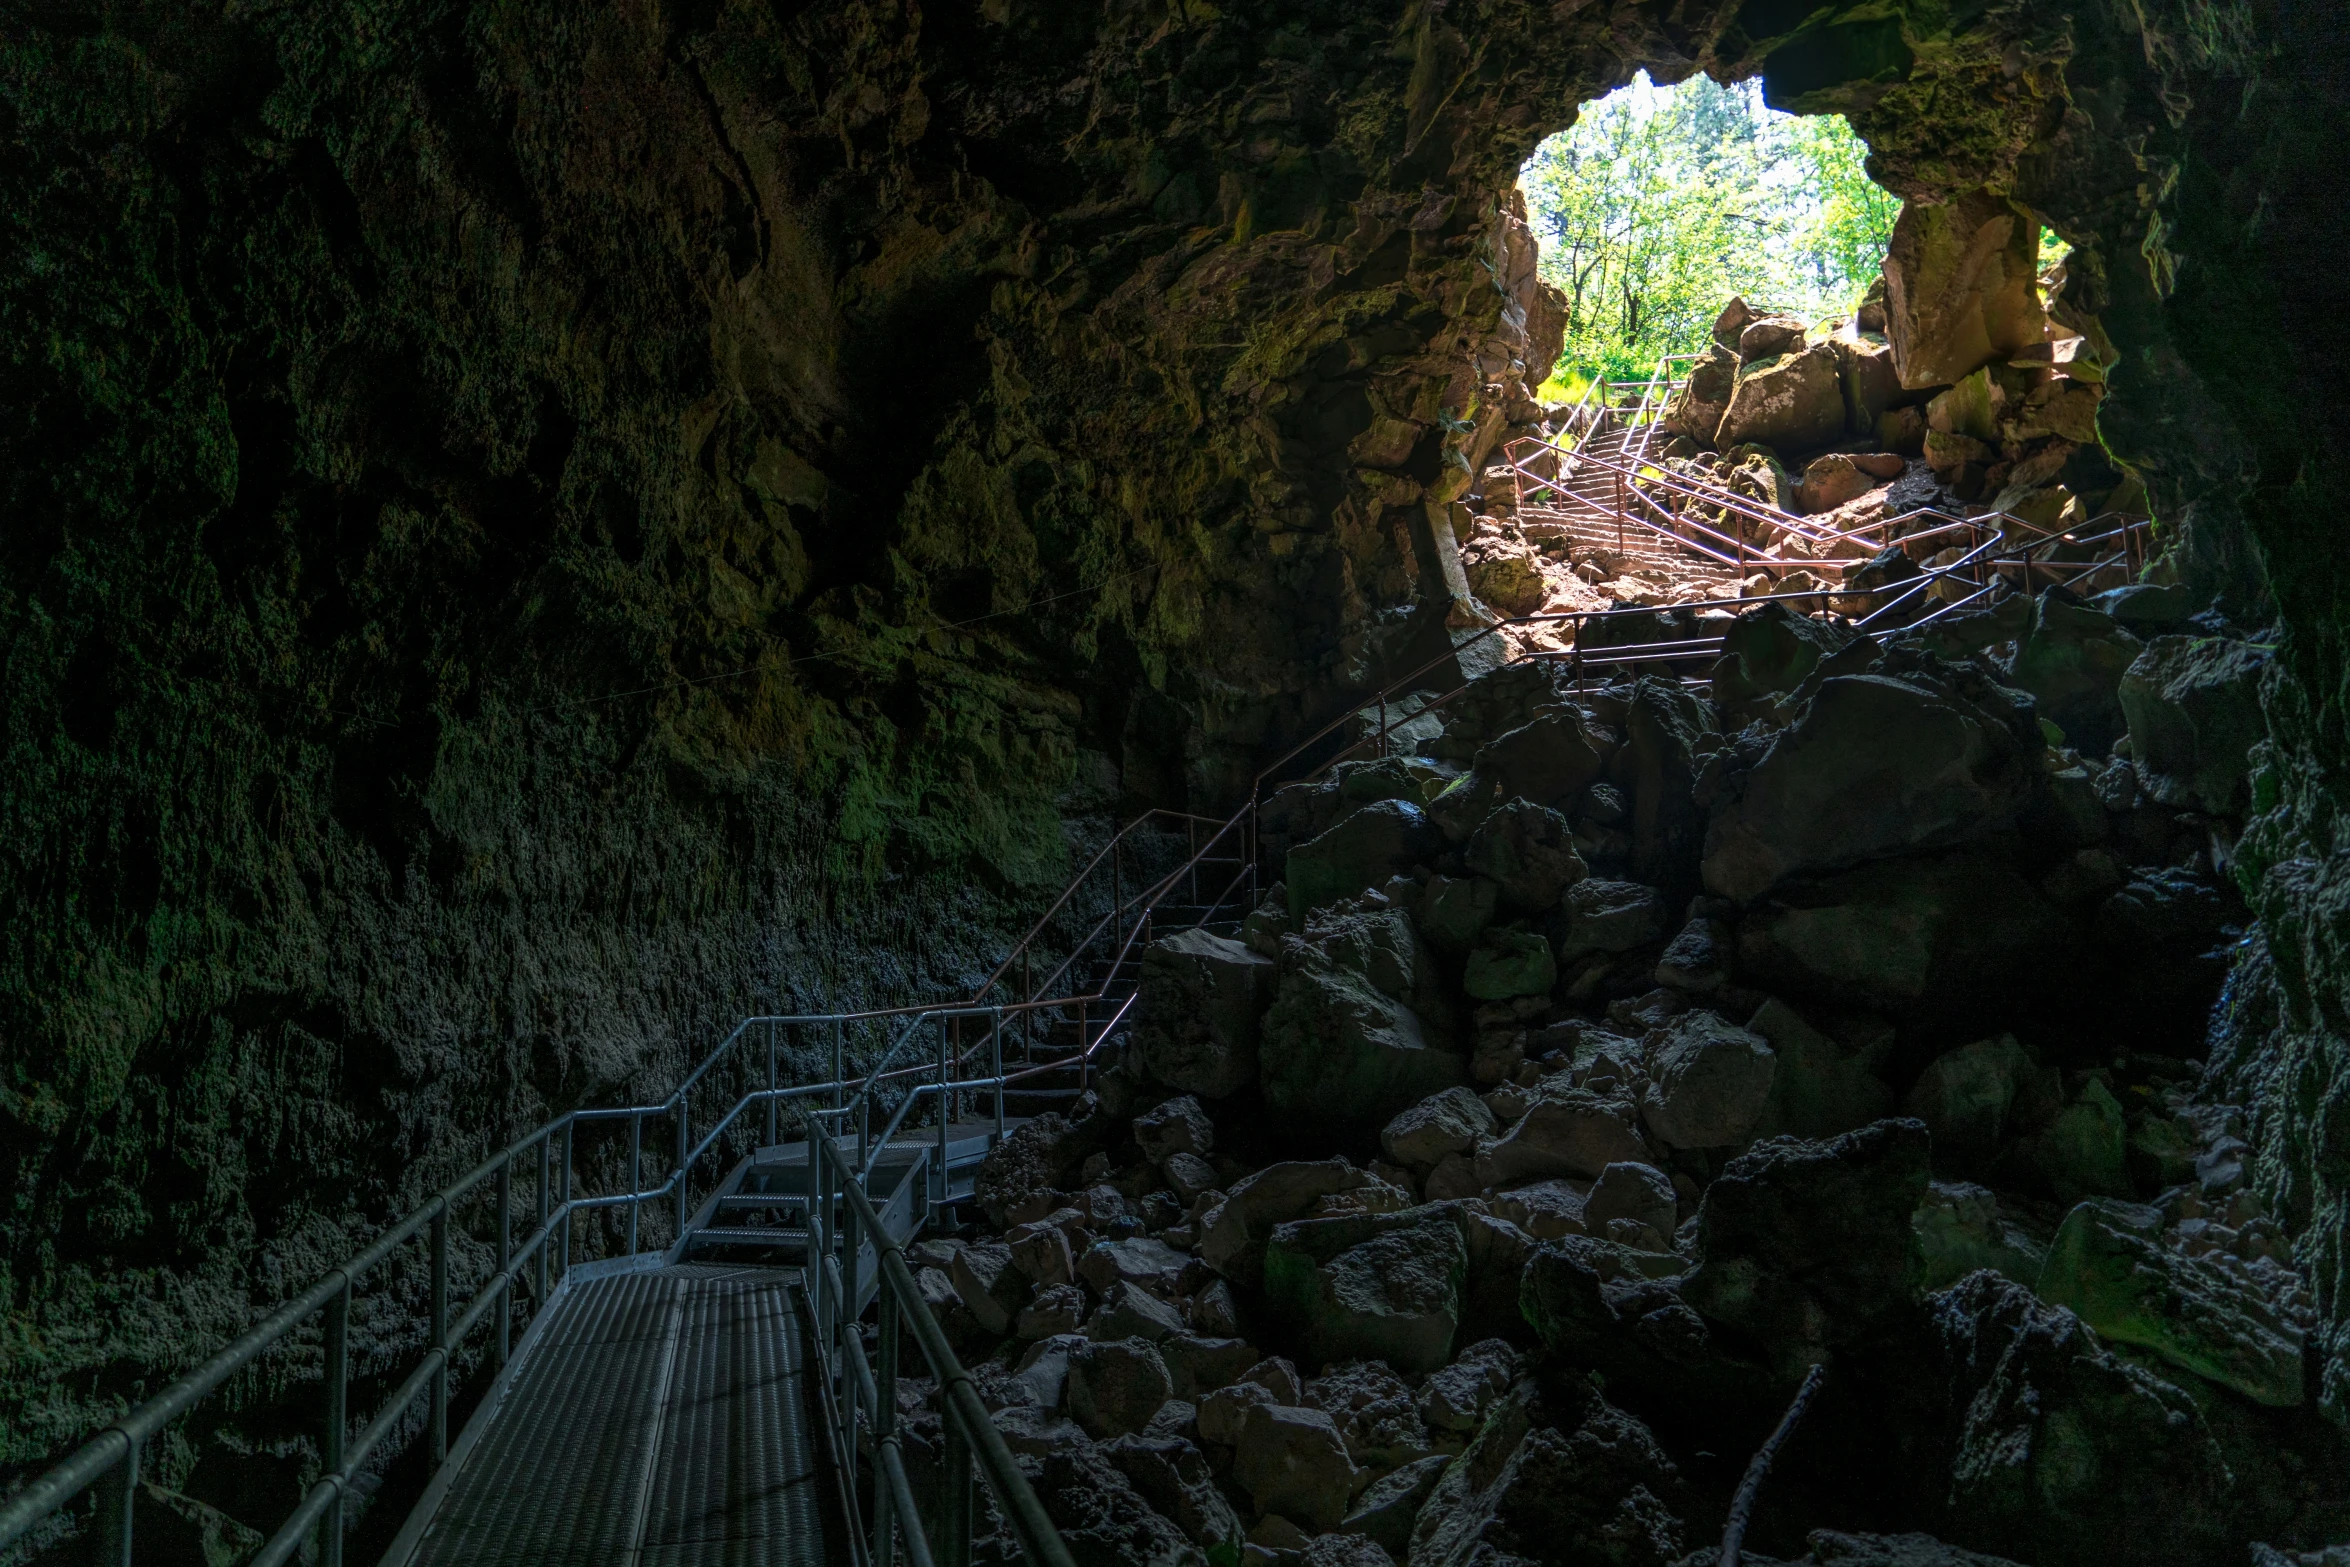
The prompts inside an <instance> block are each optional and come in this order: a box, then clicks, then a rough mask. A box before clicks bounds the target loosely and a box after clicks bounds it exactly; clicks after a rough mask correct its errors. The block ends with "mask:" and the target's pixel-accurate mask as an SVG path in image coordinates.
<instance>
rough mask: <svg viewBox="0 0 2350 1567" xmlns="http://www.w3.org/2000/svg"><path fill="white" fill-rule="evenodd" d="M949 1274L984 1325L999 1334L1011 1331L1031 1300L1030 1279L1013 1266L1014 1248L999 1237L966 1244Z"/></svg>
mask: <svg viewBox="0 0 2350 1567" xmlns="http://www.w3.org/2000/svg"><path fill="white" fill-rule="evenodd" d="M947 1276H948V1277H949V1278H950V1279H952V1280H953V1281H954V1285H955V1293H956V1294H957V1295H958V1296H960V1297H961V1298H962V1302H963V1304H964V1305H965V1306H966V1307H968V1308H969V1309H970V1312H971V1315H972V1317H973V1319H974V1320H976V1321H977V1322H978V1324H979V1325H980V1327H981V1328H983V1329H985V1330H986V1331H987V1332H989V1333H993V1334H995V1335H996V1336H998V1337H999V1338H1000V1337H1002V1336H1004V1335H1006V1334H1008V1333H1010V1332H1011V1331H1012V1326H1013V1323H1014V1321H1015V1320H1016V1319H1017V1318H1018V1317H1019V1315H1020V1308H1021V1307H1022V1306H1024V1305H1026V1304H1027V1303H1028V1293H1029V1290H1030V1288H1031V1285H1030V1281H1029V1279H1028V1278H1027V1276H1026V1275H1024V1274H1022V1273H1021V1272H1020V1270H1019V1269H1018V1268H1015V1267H1013V1266H1012V1248H1011V1247H1009V1246H1006V1245H1004V1244H1003V1243H1002V1242H1000V1241H984V1242H982V1243H980V1244H979V1245H977V1246H965V1247H963V1248H962V1249H961V1250H960V1251H957V1252H956V1253H955V1260H954V1262H953V1264H952V1265H951V1266H950V1267H949V1268H948V1269H947Z"/></svg>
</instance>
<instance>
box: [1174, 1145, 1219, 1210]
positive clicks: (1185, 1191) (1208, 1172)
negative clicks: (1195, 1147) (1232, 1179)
mask: <svg viewBox="0 0 2350 1567" xmlns="http://www.w3.org/2000/svg"><path fill="white" fill-rule="evenodd" d="M1159 1173H1160V1174H1162V1175H1164V1176H1166V1177H1167V1184H1168V1185H1169V1186H1172V1187H1174V1188H1175V1195H1176V1196H1177V1197H1178V1198H1180V1199H1182V1201H1183V1202H1185V1203H1186V1204H1189V1203H1192V1202H1196V1201H1198V1200H1199V1198H1200V1197H1202V1196H1204V1195H1205V1194H1207V1193H1209V1192H1212V1191H1215V1190H1216V1189H1217V1188H1218V1187H1220V1186H1221V1185H1222V1184H1223V1180H1222V1178H1221V1177H1220V1176H1218V1175H1217V1174H1216V1167H1215V1166H1214V1165H1212V1164H1210V1163H1208V1161H1207V1160H1205V1159H1202V1158H1201V1157H1200V1156H1199V1155H1198V1154H1195V1153H1179V1154H1174V1155H1171V1156H1170V1157H1169V1158H1168V1160H1167V1162H1166V1163H1165V1164H1163V1165H1161V1166H1160V1167H1159Z"/></svg>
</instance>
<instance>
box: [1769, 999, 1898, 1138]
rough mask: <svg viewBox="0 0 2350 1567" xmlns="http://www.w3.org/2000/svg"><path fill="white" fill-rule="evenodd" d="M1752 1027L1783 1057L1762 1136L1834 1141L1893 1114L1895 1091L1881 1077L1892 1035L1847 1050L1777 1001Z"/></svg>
mask: <svg viewBox="0 0 2350 1567" xmlns="http://www.w3.org/2000/svg"><path fill="white" fill-rule="evenodd" d="M1746 1027H1747V1030H1748V1031H1749V1032H1751V1033H1755V1034H1759V1035H1761V1036H1762V1037H1763V1039H1764V1040H1765V1041H1766V1042H1768V1043H1769V1045H1770V1047H1771V1054H1773V1055H1774V1056H1777V1057H1778V1065H1777V1067H1776V1068H1775V1069H1774V1070H1773V1071H1772V1073H1771V1097H1770V1102H1769V1104H1767V1105H1766V1106H1765V1107H1764V1108H1763V1116H1762V1121H1761V1123H1760V1124H1759V1125H1757V1126H1756V1128H1755V1133H1756V1135H1757V1136H1764V1137H1775V1136H1782V1135H1793V1136H1796V1137H1833V1136H1835V1135H1836V1134H1837V1133H1838V1132H1849V1131H1853V1130H1855V1129H1857V1128H1859V1127H1863V1126H1866V1125H1868V1124H1869V1123H1870V1122H1871V1121H1875V1120H1879V1119H1881V1118H1883V1117H1884V1116H1886V1115H1889V1114H1891V1113H1892V1110H1893V1090H1892V1088H1891V1087H1890V1086H1889V1085H1888V1084H1887V1083H1886V1082H1885V1080H1884V1078H1882V1077H1881V1076H1879V1075H1878V1071H1877V1068H1878V1066H1879V1065H1880V1064H1881V1063H1882V1061H1883V1060H1884V1057H1885V1056H1886V1054H1887V1053H1888V1052H1889V1050H1890V1049H1891V1047H1892V1043H1893V1033H1892V1030H1890V1029H1886V1030H1882V1031H1879V1032H1877V1033H1875V1034H1873V1035H1871V1036H1868V1038H1867V1042H1865V1043H1863V1044H1861V1045H1858V1046H1847V1045H1845V1044H1842V1043H1840V1042H1838V1041H1837V1040H1835V1039H1832V1038H1830V1037H1829V1036H1828V1035H1826V1034H1823V1033H1821V1032H1820V1031H1819V1030H1818V1029H1816V1028H1814V1027H1812V1026H1811V1025H1810V1024H1809V1023H1807V1022H1805V1021H1804V1020H1803V1017H1802V1016H1801V1014H1799V1013H1797V1012H1796V1010H1795V1009H1794V1008H1793V1007H1790V1006H1789V1005H1787V1003H1785V1002H1784V1001H1781V1000H1780V999H1779V998H1778V997H1776V996H1773V997H1771V998H1770V999H1769V1000H1767V1001H1765V1002H1764V1003H1763V1004H1762V1005H1761V1006H1760V1007H1758V1008H1756V1009H1755V1013H1754V1016H1752V1017H1750V1018H1748V1019H1747V1021H1746Z"/></svg>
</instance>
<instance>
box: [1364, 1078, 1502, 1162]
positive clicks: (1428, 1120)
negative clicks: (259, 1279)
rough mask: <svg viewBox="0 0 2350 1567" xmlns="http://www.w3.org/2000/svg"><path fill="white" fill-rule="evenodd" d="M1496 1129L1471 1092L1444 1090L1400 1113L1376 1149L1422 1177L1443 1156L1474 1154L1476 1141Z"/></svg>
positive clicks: (1468, 1090) (1485, 1110) (1482, 1104)
mask: <svg viewBox="0 0 2350 1567" xmlns="http://www.w3.org/2000/svg"><path fill="white" fill-rule="evenodd" d="M1495 1126H1496V1123H1495V1121H1494V1119H1493V1112H1492V1111H1491V1110H1489V1109H1487V1108H1486V1105H1485V1101H1484V1100H1482V1099H1480V1098H1478V1097H1477V1095H1476V1093H1475V1091H1474V1090H1472V1089H1469V1088H1467V1087H1457V1088H1447V1089H1445V1090H1444V1091H1442V1092H1441V1093H1434V1094H1430V1095H1429V1096H1428V1097H1427V1098H1425V1099H1423V1100H1421V1101H1420V1102H1419V1103H1418V1104H1416V1105H1413V1106H1412V1107H1411V1108H1410V1109H1408V1110H1404V1111H1401V1112H1399V1113H1398V1114H1397V1115H1396V1117H1395V1119H1394V1120H1392V1121H1390V1122H1388V1123H1387V1125H1386V1127H1385V1129H1384V1130H1382V1131H1381V1132H1380V1133H1379V1146H1380V1147H1381V1148H1382V1149H1384V1150H1386V1153H1387V1157H1388V1158H1390V1159H1393V1160H1394V1161H1395V1162H1396V1163H1397V1164H1400V1165H1402V1166H1404V1167H1405V1168H1406V1169H1409V1170H1413V1171H1416V1172H1420V1173H1425V1172H1427V1171H1429V1170H1432V1169H1434V1168H1436V1166H1437V1165H1438V1164H1439V1163H1441V1162H1442V1161H1443V1159H1444V1156H1445V1155H1446V1154H1453V1153H1470V1152H1473V1151H1474V1150H1475V1148H1476V1146H1477V1139H1479V1138H1480V1137H1489V1136H1491V1135H1492V1134H1493V1132H1494V1130H1495Z"/></svg>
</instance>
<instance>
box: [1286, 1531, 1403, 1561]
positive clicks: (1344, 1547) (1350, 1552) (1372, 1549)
mask: <svg viewBox="0 0 2350 1567" xmlns="http://www.w3.org/2000/svg"><path fill="white" fill-rule="evenodd" d="M1297 1567H1395V1558H1394V1557H1392V1556H1390V1555H1388V1554H1387V1548H1386V1547H1385V1546H1383V1545H1381V1544H1380V1543H1379V1542H1378V1541H1376V1540H1373V1539H1370V1538H1368V1537H1366V1536H1364V1535H1360V1534H1349V1533H1346V1532H1345V1531H1344V1529H1343V1528H1341V1530H1340V1532H1338V1533H1335V1534H1318V1535H1316V1536H1314V1537H1313V1538H1312V1539H1311V1540H1308V1541H1307V1542H1306V1548H1305V1549H1304V1550H1302V1551H1300V1552H1298V1554H1297Z"/></svg>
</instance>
